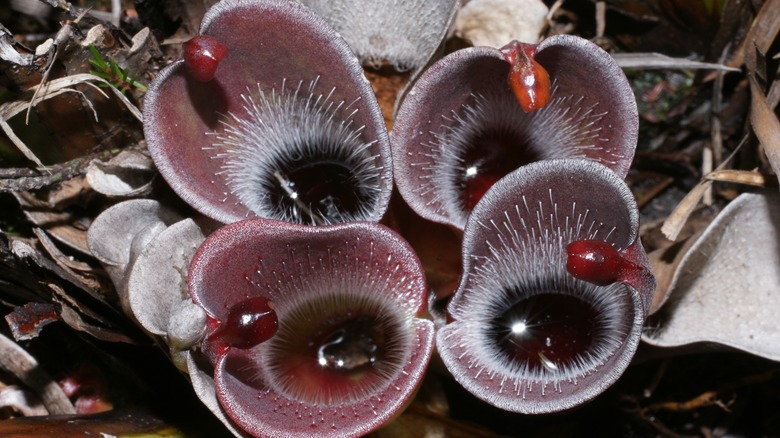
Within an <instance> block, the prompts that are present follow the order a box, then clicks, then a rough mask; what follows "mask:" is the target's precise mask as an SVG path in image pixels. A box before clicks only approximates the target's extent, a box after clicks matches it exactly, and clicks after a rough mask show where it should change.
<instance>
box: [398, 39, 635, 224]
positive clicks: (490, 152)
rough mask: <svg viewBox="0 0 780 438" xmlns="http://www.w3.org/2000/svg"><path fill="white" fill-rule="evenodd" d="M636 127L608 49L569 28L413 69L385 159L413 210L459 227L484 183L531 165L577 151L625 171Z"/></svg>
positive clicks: (619, 72)
mask: <svg viewBox="0 0 780 438" xmlns="http://www.w3.org/2000/svg"><path fill="white" fill-rule="evenodd" d="M546 84H549V88H546V86H545V85H546ZM637 133H638V113H637V107H636V100H635V98H634V95H633V92H632V91H631V87H630V85H629V83H628V80H627V79H626V77H625V75H624V74H623V72H622V70H621V69H620V67H619V66H618V65H617V63H616V62H615V61H614V60H613V59H612V57H611V56H609V54H607V53H606V52H604V51H603V50H601V49H600V48H599V47H598V46H596V45H594V44H592V43H590V42H588V41H587V40H584V39H582V38H578V37H574V36H568V35H560V36H553V37H550V38H548V39H546V40H544V41H542V42H541V43H539V44H538V45H533V44H525V43H518V42H516V41H515V42H512V43H510V44H508V45H507V46H505V47H504V48H502V49H494V48H489V47H473V48H467V49H463V50H459V51H457V52H454V53H452V54H450V55H448V56H447V57H445V58H443V59H441V60H439V61H438V62H437V63H435V64H434V65H433V66H431V68H429V69H428V70H426V71H425V72H424V73H423V74H422V75H421V76H420V79H419V80H418V81H417V83H416V84H415V86H414V87H413V88H412V90H411V91H410V92H409V94H408V95H407V96H406V98H405V100H404V102H403V103H402V104H401V107H400V108H399V110H398V116H397V117H396V120H395V125H394V127H393V133H392V139H391V141H392V143H393V166H394V168H395V175H396V180H397V181H396V183H397V185H398V189H399V191H400V192H401V195H402V196H403V197H404V199H405V200H406V201H407V203H409V205H410V206H411V207H412V208H413V209H414V210H415V211H417V213H418V214H420V215H421V216H423V217H425V218H426V219H429V220H433V221H436V222H441V223H444V224H449V225H452V226H455V227H457V228H461V229H462V228H463V226H464V225H465V223H466V220H467V217H468V215H469V212H470V211H471V210H472V209H473V207H474V205H475V204H476V203H477V202H478V201H479V199H480V198H481V197H482V196H483V195H484V193H485V192H486V191H487V189H488V188H490V186H491V185H493V184H494V183H495V182H496V181H498V180H499V179H500V178H501V177H503V176H504V175H506V174H508V173H509V172H511V171H512V170H514V169H516V168H518V167H520V166H522V165H525V164H528V163H531V162H535V161H539V160H545V159H555V158H586V159H590V160H593V161H597V162H599V163H601V164H604V165H605V166H607V167H609V168H611V169H612V170H613V171H615V172H616V173H618V174H619V175H621V176H625V174H626V173H627V172H628V168H629V166H630V164H631V160H632V158H633V156H634V151H635V148H636V141H637Z"/></svg>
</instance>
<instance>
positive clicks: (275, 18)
mask: <svg viewBox="0 0 780 438" xmlns="http://www.w3.org/2000/svg"><path fill="white" fill-rule="evenodd" d="M200 33H201V36H200V37H196V38H195V39H193V40H192V41H191V42H190V43H188V44H189V45H188V47H187V50H186V52H187V54H188V55H187V57H186V59H185V60H183V61H179V62H176V63H173V64H171V65H170V66H168V67H166V68H165V69H163V70H162V71H161V72H160V73H159V74H158V75H157V77H156V78H155V79H154V81H153V82H152V84H151V85H150V87H149V92H148V93H147V96H146V102H145V108H144V132H145V134H146V139H147V142H148V146H149V150H150V152H151V155H152V158H153V159H154V162H155V164H156V165H157V167H158V169H159V170H160V173H161V174H162V175H163V177H164V178H165V179H166V181H167V182H168V183H169V184H170V186H171V187H172V188H173V189H174V190H175V191H176V193H178V194H179V196H181V197H182V198H183V199H184V200H185V201H187V202H188V203H189V204H190V205H192V206H193V207H195V208H196V209H197V210H199V211H200V212H202V213H204V214H205V215H207V216H210V217H212V218H213V219H216V220H218V221H220V222H223V223H230V222H234V221H237V220H241V219H244V218H248V217H255V216H259V217H266V218H273V219H279V220H285V221H290V222H297V223H303V224H309V225H321V224H328V223H340V222H347V221H354V220H366V221H376V220H379V219H380V218H381V217H382V215H383V214H384V211H385V210H386V208H387V204H388V202H389V197H390V192H391V189H392V165H391V164H390V150H389V140H388V135H387V130H386V128H385V125H384V121H383V118H382V114H381V111H380V109H379V104H378V103H377V101H376V98H375V96H374V94H373V92H372V90H371V87H370V85H369V83H368V81H367V80H366V79H365V76H364V75H363V70H362V68H361V66H360V64H359V62H358V60H357V58H356V57H355V54H354V53H353V52H352V50H351V49H350V48H349V46H348V45H347V43H346V42H345V41H344V40H343V39H342V38H341V37H340V36H339V35H338V34H337V33H336V31H335V30H333V28H332V27H330V25H328V24H327V23H326V22H325V21H324V20H323V19H322V18H320V17H319V16H317V15H316V14H315V13H314V12H312V11H311V10H309V9H308V8H306V7H305V6H303V5H301V4H299V3H295V2H291V1H285V0H224V1H221V2H219V3H218V4H216V5H215V6H213V7H212V8H211V9H210V10H209V11H208V12H207V13H206V15H205V17H204V19H203V23H202V25H201V30H200Z"/></svg>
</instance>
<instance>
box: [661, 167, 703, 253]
mask: <svg viewBox="0 0 780 438" xmlns="http://www.w3.org/2000/svg"><path fill="white" fill-rule="evenodd" d="M710 187H712V181H710V180H706V179H705V180H703V181H701V182H699V183H698V184H696V187H694V188H693V189H691V191H690V192H688V194H687V195H685V197H684V198H683V199H682V201H680V203H679V204H677V207H675V208H674V211H673V212H672V214H670V215H669V217H668V218H667V219H666V221H664V224H663V226H662V227H661V232H662V233H663V234H664V236H666V238H667V239H669V240H671V241H675V240H677V237H678V236H679V235H680V231H682V229H683V226H684V225H685V222H686V221H687V220H688V217H689V216H690V215H691V213H692V212H693V210H694V209H695V208H696V206H697V205H698V204H699V201H700V200H701V198H702V196H704V194H705V193H706V192H707V190H709V188H710Z"/></svg>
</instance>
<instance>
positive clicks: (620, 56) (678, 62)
mask: <svg viewBox="0 0 780 438" xmlns="http://www.w3.org/2000/svg"><path fill="white" fill-rule="evenodd" d="M612 57H613V58H615V61H617V63H618V65H619V66H621V67H622V68H636V69H645V70H649V69H693V70H698V69H704V70H724V71H740V70H739V69H738V68H734V67H729V66H728V65H723V64H716V63H711V62H701V61H696V60H693V59H687V58H672V57H671V56H666V55H664V54H661V53H613V54H612Z"/></svg>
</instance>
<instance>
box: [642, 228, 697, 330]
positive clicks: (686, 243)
mask: <svg viewBox="0 0 780 438" xmlns="http://www.w3.org/2000/svg"><path fill="white" fill-rule="evenodd" d="M699 236H701V232H698V233H696V234H694V235H692V236H690V237H688V238H687V239H685V240H682V241H680V242H676V243H675V244H673V245H670V246H668V247H666V248H659V249H657V250H655V251H653V252H651V253H650V254H648V255H647V259H648V260H649V261H650V267H651V268H652V270H653V275H655V293H654V294H653V303H652V305H651V306H650V310H649V312H648V314H649V315H652V314H653V313H655V312H656V311H657V310H658V309H659V308H660V307H661V306H662V305H663V304H664V303H665V302H666V299H667V298H668V297H669V285H670V284H671V283H672V278H673V277H674V273H675V271H676V270H677V267H678V266H679V265H680V262H681V261H682V259H683V258H684V257H685V255H686V254H687V253H688V251H689V250H690V248H691V246H692V245H693V244H694V243H695V242H696V240H698V239H699Z"/></svg>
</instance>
